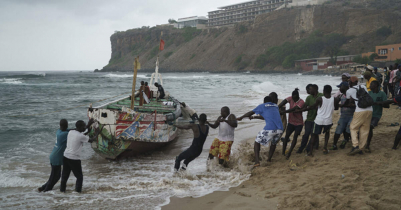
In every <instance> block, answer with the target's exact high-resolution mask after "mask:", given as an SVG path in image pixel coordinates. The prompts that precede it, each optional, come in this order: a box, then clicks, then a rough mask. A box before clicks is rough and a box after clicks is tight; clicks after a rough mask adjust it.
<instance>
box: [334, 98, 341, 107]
mask: <svg viewBox="0 0 401 210" xmlns="http://www.w3.org/2000/svg"><path fill="white" fill-rule="evenodd" d="M340 102H341V99H339V98H338V97H336V98H334V110H338V108H339V103H340Z"/></svg>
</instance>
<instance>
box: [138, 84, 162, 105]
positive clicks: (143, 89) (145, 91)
mask: <svg viewBox="0 0 401 210" xmlns="http://www.w3.org/2000/svg"><path fill="white" fill-rule="evenodd" d="M154 85H155V87H157V93H158V94H157V97H156V98H157V100H158V99H164V97H165V96H166V94H165V92H164V88H163V86H162V85H160V84H159V83H157V82H156V83H155V84H154ZM145 96H146V98H147V99H151V98H153V93H152V91H150V87H149V85H148V83H147V82H144V81H141V86H140V87H139V91H138V93H137V94H135V97H139V106H142V105H143V104H144V103H148V102H149V101H148V100H145Z"/></svg>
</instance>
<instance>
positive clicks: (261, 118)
mask: <svg viewBox="0 0 401 210" xmlns="http://www.w3.org/2000/svg"><path fill="white" fill-rule="evenodd" d="M249 119H250V120H252V119H259V120H265V118H264V117H262V116H260V115H257V116H250V117H249Z"/></svg>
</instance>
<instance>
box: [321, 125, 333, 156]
mask: <svg viewBox="0 0 401 210" xmlns="http://www.w3.org/2000/svg"><path fill="white" fill-rule="evenodd" d="M330 127H331V126H330ZM326 129H327V130H326V132H325V134H324V148H323V153H324V154H328V152H329V151H328V150H327V144H328V143H329V138H330V128H329V127H327V128H326Z"/></svg>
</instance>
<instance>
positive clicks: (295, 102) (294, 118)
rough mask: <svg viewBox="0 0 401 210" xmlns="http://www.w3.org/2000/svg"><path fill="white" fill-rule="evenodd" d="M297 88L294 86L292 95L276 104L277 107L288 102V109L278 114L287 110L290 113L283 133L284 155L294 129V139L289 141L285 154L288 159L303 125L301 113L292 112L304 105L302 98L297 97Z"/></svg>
mask: <svg viewBox="0 0 401 210" xmlns="http://www.w3.org/2000/svg"><path fill="white" fill-rule="evenodd" d="M298 91H299V90H298V88H296V89H295V90H294V91H293V92H292V96H291V97H288V98H286V99H284V100H283V101H282V102H281V103H280V105H278V107H279V108H281V107H283V106H285V105H286V104H287V103H290V109H289V110H287V111H284V112H280V114H283V113H287V112H289V113H290V114H289V115H288V125H287V131H286V134H285V139H284V142H283V151H282V154H283V155H286V154H285V152H286V148H287V142H288V141H289V139H290V136H291V134H292V133H293V132H294V131H295V133H294V140H293V141H292V143H291V147H290V150H289V151H288V153H287V155H286V159H287V160H288V159H289V158H290V156H291V152H292V150H293V149H294V147H295V145H296V144H297V139H298V136H299V135H300V134H301V131H302V128H303V126H304V118H303V116H302V113H300V112H298V113H297V112H294V113H293V111H296V110H298V109H301V108H302V107H303V106H304V103H305V102H304V100H302V99H301V98H300V97H299V92H298Z"/></svg>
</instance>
